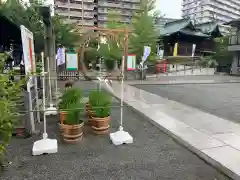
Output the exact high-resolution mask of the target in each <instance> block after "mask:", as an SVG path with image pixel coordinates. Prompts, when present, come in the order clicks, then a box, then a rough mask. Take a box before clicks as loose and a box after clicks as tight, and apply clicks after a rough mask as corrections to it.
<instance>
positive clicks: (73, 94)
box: [58, 88, 83, 124]
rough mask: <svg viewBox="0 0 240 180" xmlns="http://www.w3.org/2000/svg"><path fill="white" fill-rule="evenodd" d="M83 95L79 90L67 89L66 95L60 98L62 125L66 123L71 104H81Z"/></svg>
mask: <svg viewBox="0 0 240 180" xmlns="http://www.w3.org/2000/svg"><path fill="white" fill-rule="evenodd" d="M82 95H83V93H82V91H81V90H80V89H79V88H69V89H65V91H64V93H63V94H62V96H61V97H60V102H59V104H58V107H59V111H60V124H63V122H64V121H65V119H66V115H67V112H68V111H67V110H68V109H69V106H70V105H71V104H76V103H77V102H80V100H81V98H82Z"/></svg>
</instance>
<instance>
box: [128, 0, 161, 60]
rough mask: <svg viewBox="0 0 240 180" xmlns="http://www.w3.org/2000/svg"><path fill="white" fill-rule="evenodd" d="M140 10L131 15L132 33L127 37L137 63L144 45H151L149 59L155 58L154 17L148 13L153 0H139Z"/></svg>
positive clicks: (155, 34)
mask: <svg viewBox="0 0 240 180" xmlns="http://www.w3.org/2000/svg"><path fill="white" fill-rule="evenodd" d="M140 2H141V4H140V11H139V12H136V13H135V15H134V16H133V20H132V23H131V26H132V28H133V33H132V34H131V36H130V38H129V51H130V52H131V53H133V54H136V58H137V61H138V63H139V62H140V61H141V58H142V56H143V50H144V46H150V47H151V54H150V57H149V59H150V60H155V59H156V44H157V41H158V35H157V33H156V31H155V28H154V20H155V18H154V17H153V16H151V15H149V12H150V11H152V10H153V9H154V7H155V0H141V1H140Z"/></svg>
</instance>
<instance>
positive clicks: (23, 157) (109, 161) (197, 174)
mask: <svg viewBox="0 0 240 180" xmlns="http://www.w3.org/2000/svg"><path fill="white" fill-rule="evenodd" d="M81 85H83V84H81ZM84 87H85V88H86V87H87V85H84ZM92 87H95V86H92ZM112 117H113V118H112V119H113V120H112V124H111V127H112V129H111V131H115V130H116V129H117V127H118V123H117V121H118V120H119V117H120V112H119V109H114V110H113V112H112ZM124 119H125V126H126V130H127V131H129V132H130V133H131V134H132V136H133V137H134V143H133V144H131V145H124V146H119V147H116V146H114V145H112V144H111V142H110V140H109V137H108V136H94V135H92V134H91V133H90V132H89V130H88V129H87V128H86V130H85V135H84V140H83V141H82V142H80V143H79V144H77V145H66V144H63V143H61V142H60V141H59V152H58V153H57V154H53V155H43V156H31V155H30V151H31V148H32V144H33V141H35V140H36V139H38V138H39V137H33V138H30V139H25V140H22V139H13V141H12V142H11V144H10V146H9V158H10V161H12V164H11V166H10V167H9V169H8V170H7V171H6V172H5V173H3V174H1V176H0V180H25V179H26V180H42V179H44V180H55V179H56V180H66V179H69V180H79V179H81V180H85V179H86V180H95V179H96V180H101V179H102V180H111V179H112V180H130V179H136V180H141V179H143V180H146V179H149V180H167V179H172V180H215V179H216V180H227V179H229V178H227V177H225V176H223V175H222V174H221V173H219V172H218V171H217V170H215V169H214V168H213V167H211V166H209V165H208V164H206V163H205V162H204V161H202V160H201V159H199V158H198V157H197V156H196V155H194V154H192V153H191V152H189V151H188V150H186V149H185V148H183V147H182V146H181V145H179V144H177V143H176V142H175V141H174V140H172V139H171V138H169V137H168V136H167V135H165V134H163V133H162V132H161V131H160V130H159V129H158V128H156V127H155V126H153V125H152V124H150V123H149V122H148V121H147V120H145V119H143V118H142V117H141V116H139V115H138V114H136V113H135V112H133V111H132V110H130V109H129V108H125V110H124ZM56 122H57V120H56V119H55V118H49V119H48V133H49V136H50V137H52V138H57V139H59V133H58V132H59V131H58V125H57V123H56Z"/></svg>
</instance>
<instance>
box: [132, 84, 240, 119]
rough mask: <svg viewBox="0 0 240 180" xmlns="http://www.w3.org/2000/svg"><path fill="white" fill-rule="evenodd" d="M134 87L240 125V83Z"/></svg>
mask: <svg viewBox="0 0 240 180" xmlns="http://www.w3.org/2000/svg"><path fill="white" fill-rule="evenodd" d="M134 86H135V87H137V88H140V89H143V90H145V91H148V92H151V93H154V94H157V95H160V96H162V97H166V98H168V99H170V100H174V101H178V102H181V103H183V104H186V105H190V106H192V107H195V108H198V109H200V110H203V111H206V112H209V113H211V114H214V115H217V116H219V117H223V118H226V119H229V120H232V121H235V122H238V123H240V83H229V84H228V83H225V84H184V85H134Z"/></svg>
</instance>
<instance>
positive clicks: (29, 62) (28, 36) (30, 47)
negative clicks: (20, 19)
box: [20, 25, 36, 89]
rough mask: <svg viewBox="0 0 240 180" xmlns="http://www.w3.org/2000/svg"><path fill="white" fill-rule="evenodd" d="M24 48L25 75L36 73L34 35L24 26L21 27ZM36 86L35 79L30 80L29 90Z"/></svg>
mask: <svg viewBox="0 0 240 180" xmlns="http://www.w3.org/2000/svg"><path fill="white" fill-rule="evenodd" d="M20 29H21V37H22V47H23V61H24V66H25V74H26V75H27V74H29V73H35V72H36V62H35V53H34V44H33V42H34V40H33V34H32V32H31V31H29V30H28V29H27V28H26V27H24V26H23V25H21V26H20ZM33 85H34V81H33V78H32V77H30V78H29V82H28V89H30V87H32V86H33Z"/></svg>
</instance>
